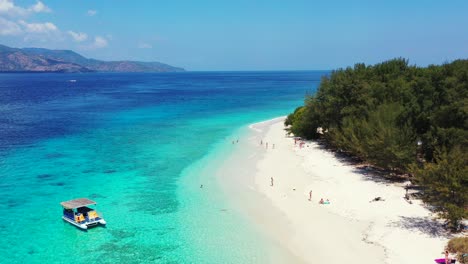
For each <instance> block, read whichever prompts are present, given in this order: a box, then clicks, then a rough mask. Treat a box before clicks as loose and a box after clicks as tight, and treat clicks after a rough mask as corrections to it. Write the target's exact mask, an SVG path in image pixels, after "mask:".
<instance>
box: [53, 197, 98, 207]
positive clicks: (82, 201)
mask: <svg viewBox="0 0 468 264" xmlns="http://www.w3.org/2000/svg"><path fill="white" fill-rule="evenodd" d="M60 204H61V205H62V206H63V207H64V208H66V209H76V208H80V207H85V206H88V205H93V204H96V202H95V201H92V200H90V199H88V198H79V199H74V200H70V201H66V202H61V203H60Z"/></svg>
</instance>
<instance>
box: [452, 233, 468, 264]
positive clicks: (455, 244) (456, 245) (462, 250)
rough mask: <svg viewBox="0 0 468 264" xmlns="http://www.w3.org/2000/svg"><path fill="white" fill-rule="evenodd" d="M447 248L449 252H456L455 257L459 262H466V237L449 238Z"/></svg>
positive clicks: (467, 251) (467, 245)
mask: <svg viewBox="0 0 468 264" xmlns="http://www.w3.org/2000/svg"><path fill="white" fill-rule="evenodd" d="M447 250H448V251H450V252H451V253H457V259H458V261H459V262H460V263H463V264H465V263H468V255H465V256H463V254H468V237H456V238H452V239H450V241H449V242H448V245H447Z"/></svg>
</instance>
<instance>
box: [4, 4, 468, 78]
mask: <svg viewBox="0 0 468 264" xmlns="http://www.w3.org/2000/svg"><path fill="white" fill-rule="evenodd" d="M0 44H3V45H7V46H11V47H18V48H21V47H42V48H50V49H71V50H74V51H76V52H78V53H80V54H82V55H84V56H86V57H90V58H96V59H103V60H141V61H160V62H164V63H168V64H170V65H174V66H179V67H183V68H185V69H187V70H192V71H223V70H233V71H242V70H329V69H336V68H342V67H347V66H352V65H354V64H355V63H361V62H363V63H366V64H374V63H378V62H381V61H384V60H388V59H392V58H395V57H403V58H406V59H409V61H410V64H416V65H420V66H426V65H428V64H441V63H444V62H450V61H452V60H454V59H459V58H464V59H467V58H468V1H466V0H450V1H440V0H425V1H420V0H413V1H409V0H408V1H400V0H393V1H383V0H369V1H351V0H349V1H344V0H343V1H340V0H329V1H326V0H321V1H316V0H303V1H302V0H288V1H285V0H269V1H262V0H257V1H255V0H232V1H223V0H192V1H189V0H186V1H181V0H170V1H168V0H164V1H163V0H133V1H129V0H41V1H37V0H0Z"/></svg>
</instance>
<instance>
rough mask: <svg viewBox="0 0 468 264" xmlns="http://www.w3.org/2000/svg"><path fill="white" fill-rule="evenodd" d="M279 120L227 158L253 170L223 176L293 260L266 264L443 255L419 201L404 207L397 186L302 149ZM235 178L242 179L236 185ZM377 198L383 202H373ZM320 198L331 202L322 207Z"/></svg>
mask: <svg viewBox="0 0 468 264" xmlns="http://www.w3.org/2000/svg"><path fill="white" fill-rule="evenodd" d="M283 121H284V118H277V119H273V120H270V121H267V122H262V123H257V124H254V125H251V126H250V129H251V135H250V136H249V138H248V139H244V141H243V142H241V143H242V144H239V145H240V147H243V148H244V150H243V152H242V154H238V155H237V157H236V158H235V160H232V161H234V162H235V164H244V163H245V164H251V165H246V166H237V168H236V167H235V166H233V167H232V168H231V170H232V171H231V172H230V173H229V172H226V167H224V169H225V170H224V172H223V173H222V174H221V173H220V175H222V176H220V177H223V178H221V179H222V181H223V182H224V183H227V184H228V185H230V186H231V187H232V186H233V185H235V187H234V188H231V187H229V188H227V189H229V190H230V191H229V190H228V191H227V192H226V193H227V195H228V196H229V195H230V196H232V198H233V199H234V200H237V203H238V207H239V208H241V209H240V210H244V213H246V215H248V217H249V218H250V219H251V220H252V221H253V222H254V223H256V225H257V226H258V227H259V228H260V229H262V230H263V231H264V233H265V234H266V235H267V236H268V237H270V238H271V239H272V240H274V241H275V243H277V244H278V245H280V246H281V247H284V248H286V249H287V250H288V251H289V252H290V253H291V256H297V259H295V260H291V261H285V259H284V258H282V259H278V258H275V257H272V259H271V263H296V262H298V261H299V260H302V261H303V262H305V263H332V264H333V263H347V264H353V263H356V264H358V263H359V264H365V263H369V264H371V263H372V264H375V263H392V264H394V263H398V264H404V263H412V264H413V263H434V261H433V260H434V258H438V257H442V255H441V252H442V251H443V249H444V246H445V243H446V242H447V237H446V234H445V232H444V231H443V229H442V228H441V227H440V225H439V224H438V222H436V221H433V217H432V215H431V213H430V211H429V210H427V209H426V208H424V206H423V205H422V203H421V201H418V200H414V201H413V203H412V204H410V203H408V202H407V201H406V200H405V199H404V198H403V197H404V195H405V189H404V188H403V186H401V184H400V185H398V184H393V183H388V182H385V181H382V180H379V178H378V177H377V178H375V177H372V175H371V174H370V173H366V171H365V170H358V169H356V168H355V167H354V166H352V165H350V164H348V163H346V161H343V160H339V159H338V158H336V157H335V155H334V154H333V153H331V152H329V151H327V150H324V149H322V148H321V147H320V146H319V145H318V144H317V143H314V142H306V143H305V144H304V147H303V148H302V149H301V148H299V144H297V145H295V144H294V139H293V138H291V137H286V135H285V131H284V130H283V129H284V126H283ZM241 140H242V139H241ZM260 140H262V141H263V144H262V145H260ZM267 142H268V149H267V148H266V143H267ZM273 144H274V149H273ZM250 170H252V171H250ZM236 173H237V174H239V175H242V176H239V177H237V178H235V180H234V179H233V178H232V177H236V176H233V175H236ZM226 177H231V179H228V180H226V179H227V178H226ZM271 177H273V180H274V186H270V184H271ZM233 183H234V184H233ZM311 190H312V201H309V200H308V198H309V192H310V191H311ZM375 197H382V198H383V199H384V201H377V202H370V201H371V200H372V199H374V198H375ZM320 198H323V199H329V200H330V202H331V204H329V205H320V204H319V203H318V201H319V200H320Z"/></svg>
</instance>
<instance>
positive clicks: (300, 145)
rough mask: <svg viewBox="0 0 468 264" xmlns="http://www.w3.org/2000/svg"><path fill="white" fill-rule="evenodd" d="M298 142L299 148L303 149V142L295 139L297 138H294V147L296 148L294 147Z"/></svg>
mask: <svg viewBox="0 0 468 264" xmlns="http://www.w3.org/2000/svg"><path fill="white" fill-rule="evenodd" d="M298 141H299V148H303V147H304V145H305V142H304V141H302V139H301V138H297V137H296V138H294V146H296V145H297V142H298ZM308 146H309V145H307V147H308Z"/></svg>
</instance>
